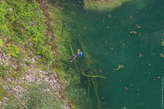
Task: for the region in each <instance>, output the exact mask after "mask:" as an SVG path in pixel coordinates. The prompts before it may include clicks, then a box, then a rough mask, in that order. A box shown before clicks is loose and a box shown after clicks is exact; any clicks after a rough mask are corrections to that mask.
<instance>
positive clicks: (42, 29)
mask: <svg viewBox="0 0 164 109" xmlns="http://www.w3.org/2000/svg"><path fill="white" fill-rule="evenodd" d="M39 4H40V5H39ZM45 4H46V5H45ZM64 5H65V6H67V7H68V8H69V5H70V4H67V3H65V4H64ZM0 7H1V8H0V9H1V10H2V11H1V12H0V20H1V23H0V31H1V34H0V52H1V56H0V58H1V60H2V61H1V62H0V68H1V69H0V82H1V84H0V101H3V102H7V101H8V105H7V106H9V107H12V105H13V104H14V103H17V105H16V106H18V107H16V106H15V108H24V107H30V108H42V109H44V108H54V107H55V106H54V105H52V104H53V103H57V104H56V108H59V109H61V107H63V105H65V104H64V101H63V100H65V101H67V103H68V104H69V106H70V107H71V108H72V109H83V108H88V107H90V108H91V107H96V108H97V107H99V108H101V106H100V101H99V98H98V95H97V88H96V87H98V86H97V79H96V78H99V77H100V78H101V76H97V72H96V70H95V68H94V64H93V63H94V60H91V58H90V57H89V55H88V54H87V52H86V48H85V46H84V45H83V43H82V42H81V40H79V37H78V36H80V35H81V34H79V32H78V31H77V28H79V25H80V24H79V22H78V21H77V20H74V19H72V17H71V15H73V14H74V13H73V12H72V11H71V9H69V10H67V12H66V11H65V12H64V10H63V9H62V8H61V6H60V5H58V4H57V3H56V2H55V3H51V4H49V5H48V4H47V3H46V1H42V0H37V2H36V1H35V0H4V1H0ZM70 7H71V6H70ZM71 8H72V7H71ZM73 8H76V6H74V7H73ZM41 9H42V10H41ZM77 48H80V49H81V51H84V52H83V53H84V54H83V56H82V57H81V58H80V59H78V60H76V59H75V61H74V62H75V63H74V64H73V63H70V62H69V60H68V57H70V56H71V55H73V54H74V53H75V52H76V50H77ZM29 72H30V73H29ZM41 72H46V73H45V74H41ZM26 74H29V75H32V74H35V75H36V78H34V79H33V80H32V79H31V80H30V79H28V81H33V85H30V84H29V83H28V82H27V81H24V82H21V81H22V77H24V76H25V75H26ZM52 76H55V77H56V78H57V79H58V80H57V81H58V82H59V84H60V86H61V87H60V89H59V90H58V91H57V92H58V93H59V95H60V99H58V98H59V97H57V95H56V94H53V95H51V94H50V93H56V92H55V91H53V89H52V88H51V87H50V85H48V86H49V87H50V88H48V89H49V90H50V91H47V92H44V91H43V89H44V88H45V89H46V87H45V85H42V84H41V85H39V84H35V82H36V81H35V80H36V79H38V78H42V79H44V78H50V77H52ZM102 78H103V77H102ZM81 79H84V80H88V86H87V87H88V89H86V87H85V86H84V84H83V83H82V82H83V81H82V80H81ZM38 80H40V79H38ZM44 80H45V79H44ZM19 81H20V82H19ZM53 81H54V80H53ZM90 81H92V82H93V84H94V89H95V94H96V97H97V101H98V105H96V106H94V104H91V103H90V100H91V99H92V98H91V97H90V96H89V93H90V86H89V84H90ZM42 82H45V81H42ZM16 86H20V87H22V88H24V89H26V91H25V92H24V95H22V96H21V97H20V98H16V97H15V95H14V94H13V93H14V92H13V91H14V89H13V87H16ZM35 87H36V88H35ZM38 89H39V90H38ZM51 89H52V90H51ZM29 92H33V93H29ZM19 93H20V92H19ZM19 93H16V94H17V95H19ZM41 95H44V96H41ZM29 96H30V98H32V99H28V100H27V101H26V99H27V98H28V97H29ZM50 96H52V99H48V98H49V97H50ZM7 99H9V100H7ZM19 99H20V100H22V101H24V102H17V101H19ZM34 99H35V100H36V101H37V104H35V103H32V102H33V101H32V100H34ZM40 99H43V100H41V101H40ZM54 99H55V100H54ZM46 101H49V103H46ZM57 101H60V102H57ZM88 102H89V103H88ZM21 103H22V104H21ZM23 104H25V105H23Z"/></svg>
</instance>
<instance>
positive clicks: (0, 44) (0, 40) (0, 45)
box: [0, 39, 3, 48]
mask: <svg viewBox="0 0 164 109" xmlns="http://www.w3.org/2000/svg"><path fill="white" fill-rule="evenodd" d="M0 47H1V48H2V47H3V41H2V39H0Z"/></svg>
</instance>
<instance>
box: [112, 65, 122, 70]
mask: <svg viewBox="0 0 164 109" xmlns="http://www.w3.org/2000/svg"><path fill="white" fill-rule="evenodd" d="M120 68H124V66H123V65H119V64H118V68H117V69H114V70H119V69H120Z"/></svg>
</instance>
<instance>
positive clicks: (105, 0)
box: [84, 0, 130, 11]
mask: <svg viewBox="0 0 164 109" xmlns="http://www.w3.org/2000/svg"><path fill="white" fill-rule="evenodd" d="M127 1H130V0H84V9H85V10H88V11H93V10H96V11H112V10H113V9H115V8H116V7H118V6H121V5H122V3H123V2H127Z"/></svg>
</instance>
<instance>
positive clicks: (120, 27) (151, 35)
mask: <svg viewBox="0 0 164 109" xmlns="http://www.w3.org/2000/svg"><path fill="white" fill-rule="evenodd" d="M74 10H75V9H74ZM82 11H83V12H82ZM86 12H88V14H86ZM76 13H77V15H76V18H77V19H78V18H79V19H80V18H82V20H81V25H80V26H81V30H80V34H83V35H82V41H83V43H84V44H85V46H86V48H87V52H88V54H89V55H90V56H91V57H92V58H93V59H95V60H96V61H98V62H100V63H101V64H100V65H98V66H97V67H96V68H97V70H98V71H100V70H102V71H100V73H99V74H100V75H102V76H105V77H106V79H105V80H101V81H99V82H98V84H99V87H98V95H99V98H100V101H101V106H102V107H103V108H104V109H160V108H162V106H164V102H163V100H162V97H164V95H163V94H162V88H163V87H162V79H163V77H164V76H163V74H164V58H163V57H162V56H163V55H162V54H161V53H164V47H163V46H161V42H162V41H163V40H162V39H164V0H135V1H129V2H126V3H123V4H122V6H120V7H117V8H115V9H114V10H113V11H110V12H98V11H94V12H89V11H85V10H83V9H79V10H76ZM86 15H87V16H86ZM74 16H75V15H74ZM82 16H83V17H82ZM85 16H86V17H85ZM79 19H78V21H80V20H79ZM83 29H84V30H83ZM119 65H123V66H124V67H123V68H120V69H117V68H118V66H119ZM114 69H117V70H114ZM94 96H95V94H92V97H93V98H94ZM93 102H94V103H95V104H96V101H94V100H93ZM93 109H95V108H93Z"/></svg>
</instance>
